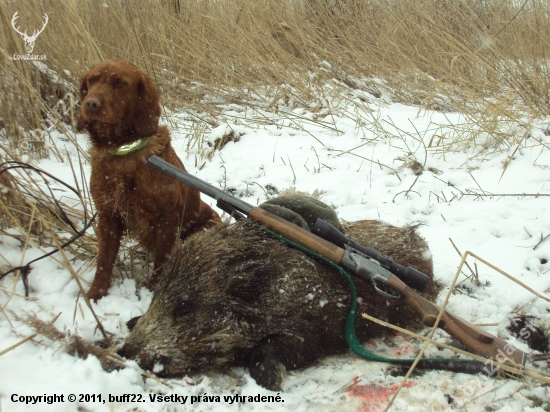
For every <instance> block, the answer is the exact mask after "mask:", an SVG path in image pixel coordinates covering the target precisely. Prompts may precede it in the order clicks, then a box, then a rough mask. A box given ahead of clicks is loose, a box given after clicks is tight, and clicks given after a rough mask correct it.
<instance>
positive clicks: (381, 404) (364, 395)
mask: <svg viewBox="0 0 550 412" xmlns="http://www.w3.org/2000/svg"><path fill="white" fill-rule="evenodd" d="M358 382H359V377H355V378H354V379H353V383H352V384H351V385H350V386H348V387H347V388H346V392H347V393H348V395H349V396H351V397H354V398H359V400H360V401H361V403H362V404H363V405H362V406H363V408H362V409H360V411H361V412H378V411H383V410H384V409H385V408H386V405H387V404H388V402H389V401H390V399H391V397H392V396H393V394H394V393H395V392H396V391H397V388H399V384H395V385H392V386H383V385H379V384H376V383H367V384H365V385H357V383H358ZM416 385H418V383H416V382H412V381H407V382H405V384H404V385H403V387H404V388H411V387H413V386H416Z"/></svg>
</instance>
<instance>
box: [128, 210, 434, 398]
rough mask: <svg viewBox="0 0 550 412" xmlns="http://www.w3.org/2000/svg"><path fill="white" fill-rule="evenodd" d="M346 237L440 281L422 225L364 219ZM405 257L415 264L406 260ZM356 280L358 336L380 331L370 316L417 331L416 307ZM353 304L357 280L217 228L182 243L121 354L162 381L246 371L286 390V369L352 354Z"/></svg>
mask: <svg viewBox="0 0 550 412" xmlns="http://www.w3.org/2000/svg"><path fill="white" fill-rule="evenodd" d="M354 227H355V228H356V229H355V230H354ZM346 232H347V234H348V235H351V236H353V237H354V238H355V239H356V240H359V241H361V242H363V243H364V244H373V243H376V242H374V240H375V239H374V238H376V237H379V238H381V239H385V240H386V243H385V244H387V247H386V248H385V250H384V248H381V247H380V245H378V249H379V252H385V253H386V254H388V255H392V254H393V257H394V259H395V260H396V261H398V262H399V263H401V264H405V265H407V264H410V263H413V264H415V263H416V265H417V266H422V269H424V271H425V272H426V273H427V274H429V275H430V276H431V275H432V269H431V258H429V257H426V256H425V255H424V256H423V253H424V252H425V251H426V250H427V247H426V244H425V242H424V241H423V240H422V239H421V238H420V237H419V236H418V235H416V234H415V233H414V229H412V228H394V227H391V226H384V225H381V224H380V223H379V222H375V221H364V222H358V223H357V224H355V225H351V227H348V228H347V231H346ZM390 233H393V237H394V239H393V241H394V242H395V244H394V247H393V248H392V245H391V237H392V236H391V235H390ZM362 234H363V235H362ZM365 235H366V236H367V237H368V239H365ZM369 240H371V242H370V243H366V242H368V241H369ZM388 242H389V243H388ZM411 242H412V243H411ZM413 244H414V246H411V245H413ZM388 250H389V251H391V252H393V253H391V254H390V253H388ZM400 254H401V255H406V256H409V257H411V256H412V257H413V258H416V259H417V261H416V262H410V261H403V259H399V255H400ZM355 283H356V287H357V293H358V296H360V297H361V298H362V299H359V301H360V302H362V304H361V305H360V306H359V308H358V315H357V319H356V332H357V335H358V337H359V339H360V340H362V341H364V340H366V339H369V338H372V337H373V336H374V335H375V334H376V332H377V331H379V330H380V328H379V327H377V326H376V325H373V324H372V323H370V322H369V323H367V322H365V320H364V319H362V318H360V313H362V312H368V313H370V314H372V315H374V316H377V317H379V318H382V319H388V320H389V321H390V322H393V323H400V324H401V325H403V326H405V327H411V325H410V324H404V322H405V320H406V319H413V318H414V316H413V315H411V312H410V309H409V308H403V307H397V306H395V305H393V306H392V305H387V302H386V301H385V299H384V298H382V297H381V296H379V295H378V294H376V293H375V292H374V291H373V289H372V287H371V286H370V285H369V284H367V283H365V282H363V281H360V280H358V279H355ZM431 288H432V289H430V290H431V291H432V292H434V291H435V288H434V287H433V284H432V285H431ZM425 296H426V295H425ZM427 297H433V295H429V296H427ZM350 301H351V293H350V286H349V284H348V283H347V281H346V279H345V278H344V277H343V276H342V274H340V273H339V272H338V271H336V270H335V269H334V268H332V267H330V266H329V265H328V264H326V263H323V262H321V261H319V260H317V259H316V258H314V257H311V256H309V255H306V254H305V253H303V252H301V251H299V250H297V249H295V248H293V247H291V246H289V245H287V244H286V243H284V242H281V241H280V240H277V239H275V238H274V237H272V236H271V235H269V234H268V233H266V232H265V231H263V230H262V229H260V228H257V227H255V226H254V224H252V223H251V222H249V221H247V220H244V221H241V222H238V223H235V224H233V225H230V226H223V225H219V226H217V227H215V228H213V229H211V230H209V231H208V232H203V233H198V234H196V235H194V236H192V237H190V238H189V239H188V240H187V241H186V242H185V243H184V244H183V245H180V246H178V247H176V249H175V250H174V253H173V256H172V258H171V260H170V261H169V263H167V267H166V268H165V270H164V274H163V276H162V279H161V281H160V283H159V284H158V285H157V287H156V288H155V295H154V297H153V301H152V302H151V306H150V307H149V310H148V311H147V313H145V315H143V316H142V317H141V318H140V319H139V321H138V322H137V324H136V325H135V327H134V329H133V330H132V332H131V334H130V335H129V336H128V338H127V339H126V341H125V343H124V345H123V346H122V347H121V349H120V350H119V354H121V355H122V356H124V357H126V358H129V359H134V360H136V361H137V362H138V363H139V365H140V366H141V367H142V368H144V369H148V370H154V371H155V372H156V373H157V375H159V376H162V377H174V376H181V375H184V374H187V373H190V372H193V371H208V370H218V371H223V370H226V369H228V368H229V367H231V366H246V367H248V370H249V372H250V375H251V376H252V377H253V378H254V379H255V380H256V382H257V383H258V384H259V385H261V386H263V387H265V388H268V389H271V390H281V384H282V380H283V376H284V372H285V370H293V369H299V368H303V367H306V366H308V365H311V364H312V363H313V362H314V361H316V360H317V359H320V358H322V357H324V356H327V355H331V354H336V353H341V352H343V351H345V350H346V349H347V343H346V340H345V337H344V325H345V320H346V317H347V315H348V311H349V308H350ZM404 314H408V315H407V316H408V317H407V316H404Z"/></svg>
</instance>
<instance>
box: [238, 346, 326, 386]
mask: <svg viewBox="0 0 550 412" xmlns="http://www.w3.org/2000/svg"><path fill="white" fill-rule="evenodd" d="M315 359H316V356H315V351H314V350H312V348H311V347H309V349H308V347H307V346H306V345H305V343H304V341H303V340H302V339H299V338H297V337H294V336H285V335H272V336H268V337H266V338H264V339H262V340H261V341H260V342H258V343H257V344H256V345H255V346H254V347H253V348H252V353H251V355H250V363H249V365H248V371H249V372H250V376H252V377H253V378H254V379H255V380H256V383H257V384H258V385H260V386H263V387H264V388H267V389H269V390H272V391H281V390H282V387H281V384H282V382H283V376H284V373H285V371H286V370H293V369H299V368H302V367H305V366H307V365H310V364H311V363H313V361H314V360H315Z"/></svg>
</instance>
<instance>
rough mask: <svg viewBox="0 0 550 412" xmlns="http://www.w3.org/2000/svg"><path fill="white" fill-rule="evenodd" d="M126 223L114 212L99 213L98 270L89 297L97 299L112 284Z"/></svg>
mask: <svg viewBox="0 0 550 412" xmlns="http://www.w3.org/2000/svg"><path fill="white" fill-rule="evenodd" d="M123 230H124V223H123V222H122V219H121V218H120V216H118V215H116V214H114V213H112V212H104V213H101V214H99V216H98V223H97V233H96V234H97V244H98V253H97V271H96V274H95V277H94V281H93V282H92V286H91V287H90V290H89V291H88V298H89V299H93V300H95V301H97V300H99V299H101V298H102V297H103V296H105V295H106V294H107V289H109V286H110V285H111V277H112V274H113V264H114V263H115V259H116V257H117V254H118V248H119V247H120V238H121V237H122V231H123Z"/></svg>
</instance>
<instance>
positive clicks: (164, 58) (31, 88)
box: [0, 0, 550, 147]
mask: <svg viewBox="0 0 550 412" xmlns="http://www.w3.org/2000/svg"><path fill="white" fill-rule="evenodd" d="M549 6H550V4H549V2H548V1H547V0H529V1H525V2H524V3H523V2H522V3H518V2H516V1H500V0H488V1H482V0H457V1H445V0H411V1H406V2H401V1H391V0H389V1H388V0H372V1H363V0H339V1H338V0H337V1H333V2H327V1H325V0H298V1H295V0H279V1H273V0H223V1H214V0H207V1H183V0H163V1H152V0H137V1H134V2H124V1H119V0H105V1H101V2H88V1H84V0H77V1H75V2H70V3H65V2H47V1H40V0H37V1H34V2H32V3H25V4H23V3H8V4H6V5H5V7H2V9H0V21H1V22H2V25H1V26H0V78H1V80H0V87H2V90H4V91H6V93H5V94H4V95H3V97H2V109H1V111H0V116H1V122H2V125H3V127H4V129H5V132H6V137H7V139H8V140H9V141H10V142H11V143H12V147H15V146H13V145H15V144H16V143H17V142H18V140H19V138H20V137H21V133H22V129H24V130H32V129H34V128H39V127H40V124H41V122H43V117H44V114H45V112H46V111H47V110H48V108H49V107H52V106H53V105H54V104H55V102H56V101H57V100H58V99H59V98H61V97H62V96H63V95H64V94H65V93H66V92H67V91H72V92H74V91H75V86H76V85H77V84H78V80H79V78H80V76H81V75H82V74H83V73H84V72H85V71H86V69H87V68H88V67H90V66H91V65H92V64H94V63H96V62H98V61H100V60H102V59H106V58H124V59H128V60H131V61H133V62H135V63H136V64H137V65H139V66H140V67H142V68H143V69H144V70H145V71H147V72H148V73H149V75H150V76H152V77H153V78H154V79H155V80H156V81H157V83H158V84H159V85H160V86H161V89H162V96H163V99H164V104H165V105H167V106H168V107H175V108H176V107H177V108H182V107H185V108H187V109H197V110H198V111H201V112H207V113H210V112H212V114H213V115H215V114H216V113H215V108H214V107H213V105H212V102H213V101H214V99H215V98H220V97H221V98H222V99H223V100H224V101H234V102H252V101H253V100H254V101H253V103H254V104H261V103H262V102H259V101H257V100H258V98H257V97H256V98H253V94H254V92H255V91H257V90H258V88H260V87H261V88H262V91H263V92H265V91H266V90H267V91H268V93H267V94H265V93H262V96H263V97H264V98H265V99H266V101H265V102H263V103H264V104H265V106H266V107H269V106H270V105H271V108H272V109H276V107H273V102H277V101H278V100H279V99H282V100H283V101H287V102H288V101H289V100H293V101H294V102H295V104H296V105H302V106H304V107H308V106H310V105H315V104H317V103H318V102H319V101H322V102H326V101H327V100H328V98H329V97H331V96H330V95H332V96H337V95H338V93H339V92H340V88H339V87H334V88H332V89H331V90H327V88H326V84H327V83H333V84H336V85H341V86H342V87H343V86H347V87H351V88H361V89H365V90H369V91H371V92H372V93H373V94H377V93H378V92H379V88H380V83H376V82H375V81H374V79H382V80H383V81H384V82H385V86H384V87H387V88H388V90H391V91H392V93H393V97H394V99H397V100H401V101H403V102H407V103H413V104H418V105H419V106H421V107H425V108H433V109H439V110H451V109H452V110H460V111H462V112H465V113H471V114H472V115H476V114H479V113H482V114H483V115H484V116H486V115H489V116H490V117H491V118H494V117H495V116H497V115H498V116H504V117H511V118H514V117H517V116H516V115H515V114H514V111H515V110H517V108H518V107H521V108H522V109H523V110H524V111H526V112H529V113H532V114H533V115H535V116H537V117H544V116H547V115H549V114H550V102H549V95H548V90H549V89H550V77H549V76H548V72H549V70H548V69H549V64H550V47H549V46H550V14H549V13H547V12H546V11H547V10H548V9H550V7H549ZM16 11H19V16H20V17H19V20H18V24H19V25H20V27H21V28H22V29H23V30H24V29H25V28H28V31H29V33H30V32H32V30H33V29H34V28H38V27H41V25H42V19H43V14H44V13H47V14H48V15H49V23H48V26H47V27H46V29H45V30H44V32H43V33H42V34H40V36H39V37H38V39H37V42H36V47H35V50H34V52H33V53H34V54H38V55H41V54H45V55H46V57H47V60H45V61H43V63H44V64H45V65H47V67H48V69H50V71H48V70H47V69H45V68H42V70H39V69H38V68H37V67H36V66H35V65H33V64H31V63H30V62H28V61H21V60H12V59H10V56H13V55H14V54H25V51H24V43H23V41H22V39H21V37H20V36H19V34H17V33H16V32H15V30H13V29H12V27H11V23H10V22H11V18H12V16H13V14H14V13H15V12H16ZM270 98H271V99H270ZM260 99H261V98H260ZM479 118H482V116H481V115H480V116H476V119H479Z"/></svg>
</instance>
